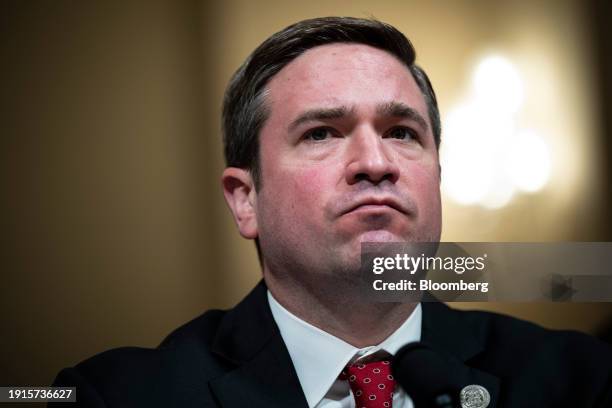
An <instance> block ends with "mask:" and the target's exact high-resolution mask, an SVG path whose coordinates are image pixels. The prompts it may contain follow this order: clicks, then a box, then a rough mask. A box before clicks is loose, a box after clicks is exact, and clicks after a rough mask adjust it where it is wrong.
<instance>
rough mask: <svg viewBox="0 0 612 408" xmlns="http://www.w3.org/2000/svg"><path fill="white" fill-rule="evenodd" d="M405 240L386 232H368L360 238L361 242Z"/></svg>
mask: <svg viewBox="0 0 612 408" xmlns="http://www.w3.org/2000/svg"><path fill="white" fill-rule="evenodd" d="M402 241H405V239H402V238H400V237H398V236H397V235H395V234H393V233H392V232H389V231H386V230H375V231H366V232H364V233H362V234H361V235H360V236H359V242H360V243H362V242H380V243H385V242H402Z"/></svg>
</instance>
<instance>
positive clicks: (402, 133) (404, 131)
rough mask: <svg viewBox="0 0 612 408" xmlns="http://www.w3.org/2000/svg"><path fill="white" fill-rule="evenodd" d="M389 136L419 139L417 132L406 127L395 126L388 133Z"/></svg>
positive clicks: (401, 138)
mask: <svg viewBox="0 0 612 408" xmlns="http://www.w3.org/2000/svg"><path fill="white" fill-rule="evenodd" d="M388 135H389V137H391V138H393V139H400V140H412V139H417V134H416V132H415V131H414V130H412V129H409V128H405V127H395V128H393V129H391V130H390V131H389V133H388Z"/></svg>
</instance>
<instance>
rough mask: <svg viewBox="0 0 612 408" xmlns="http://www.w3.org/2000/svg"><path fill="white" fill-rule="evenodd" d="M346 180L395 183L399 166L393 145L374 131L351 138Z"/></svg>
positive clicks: (351, 182)
mask: <svg viewBox="0 0 612 408" xmlns="http://www.w3.org/2000/svg"><path fill="white" fill-rule="evenodd" d="M348 150H349V151H348V157H349V160H348V165H347V167H346V181H347V183H348V184H355V183H358V182H360V181H363V180H366V181H369V182H371V183H373V184H379V183H381V182H382V181H384V180H387V181H390V182H392V183H395V182H396V181H397V179H398V178H399V167H398V165H397V163H396V159H395V157H394V152H393V150H392V148H391V146H388V145H387V143H385V140H384V139H383V138H382V137H381V136H380V135H378V134H377V133H375V132H373V131H369V132H361V133H360V134H356V135H354V136H353V137H352V138H351V141H350V146H349V149H348Z"/></svg>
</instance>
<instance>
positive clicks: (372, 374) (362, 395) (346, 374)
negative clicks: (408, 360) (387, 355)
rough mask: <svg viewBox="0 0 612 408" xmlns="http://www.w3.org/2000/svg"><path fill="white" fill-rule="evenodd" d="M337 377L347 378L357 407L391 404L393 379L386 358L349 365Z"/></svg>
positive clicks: (393, 388) (375, 407)
mask: <svg viewBox="0 0 612 408" xmlns="http://www.w3.org/2000/svg"><path fill="white" fill-rule="evenodd" d="M338 378H340V379H341V380H348V382H349V385H350V387H351V390H352V391H353V396H354V397H355V406H356V407H357V408H383V407H384V408H387V407H391V406H392V405H393V392H394V390H395V379H394V378H393V375H391V364H390V363H389V361H387V360H384V361H372V362H369V363H365V364H363V363H357V364H353V365H349V366H347V367H346V368H345V369H344V370H342V373H341V374H340V376H339V377H338Z"/></svg>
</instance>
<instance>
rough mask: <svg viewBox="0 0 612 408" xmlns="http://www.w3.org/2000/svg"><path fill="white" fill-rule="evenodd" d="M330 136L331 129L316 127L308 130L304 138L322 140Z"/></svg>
mask: <svg viewBox="0 0 612 408" xmlns="http://www.w3.org/2000/svg"><path fill="white" fill-rule="evenodd" d="M329 136H330V131H329V129H327V128H316V129H312V130H309V131H308V132H306V134H305V135H304V139H307V140H314V141H321V140H325V139H327V138H328V137H329Z"/></svg>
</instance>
